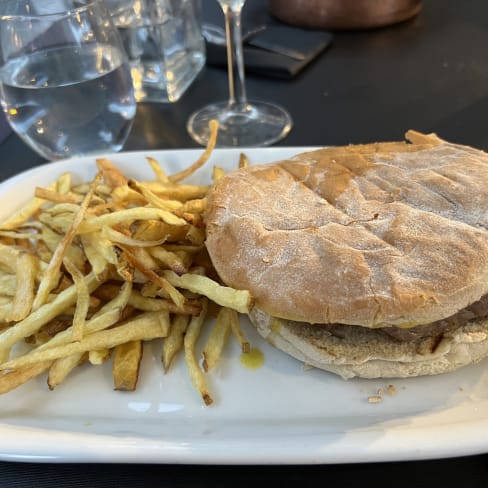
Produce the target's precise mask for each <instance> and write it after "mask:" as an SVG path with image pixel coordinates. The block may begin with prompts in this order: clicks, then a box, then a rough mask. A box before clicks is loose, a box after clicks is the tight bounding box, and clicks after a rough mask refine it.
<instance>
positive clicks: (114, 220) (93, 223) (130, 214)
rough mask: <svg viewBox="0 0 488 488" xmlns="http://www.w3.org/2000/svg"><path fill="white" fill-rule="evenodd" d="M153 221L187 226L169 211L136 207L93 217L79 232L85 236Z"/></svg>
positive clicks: (82, 225) (83, 224) (81, 226)
mask: <svg viewBox="0 0 488 488" xmlns="http://www.w3.org/2000/svg"><path fill="white" fill-rule="evenodd" d="M151 219H154V220H159V219H160V220H162V221H163V222H166V223H168V224H170V225H186V222H185V220H183V219H180V218H179V217H176V216H175V215H173V214H172V213H171V212H168V211H167V210H162V209H160V208H149V207H136V208H128V209H126V210H119V211H117V212H113V213H108V214H104V215H99V216H96V217H92V218H91V219H89V220H85V222H83V223H82V224H81V225H80V226H79V228H78V232H79V233H80V234H84V233H85V232H94V231H97V230H100V229H102V228H103V227H105V226H113V225H117V224H121V223H124V222H134V221H135V220H151Z"/></svg>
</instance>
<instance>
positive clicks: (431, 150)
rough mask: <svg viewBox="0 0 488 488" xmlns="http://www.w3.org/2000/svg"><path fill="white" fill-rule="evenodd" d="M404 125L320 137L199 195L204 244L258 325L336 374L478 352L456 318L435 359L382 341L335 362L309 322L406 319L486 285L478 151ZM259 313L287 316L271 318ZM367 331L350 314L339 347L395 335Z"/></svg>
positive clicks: (413, 367)
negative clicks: (341, 140)
mask: <svg viewBox="0 0 488 488" xmlns="http://www.w3.org/2000/svg"><path fill="white" fill-rule="evenodd" d="M407 139H408V140H409V141H410V142H409V143H407V142H395V143H376V144H366V145H351V146H346V147H331V148H324V149H320V150H316V151H311V152H306V153H303V154H299V155H297V156H295V157H293V158H291V159H289V160H285V161H279V162H276V163H274V164H269V165H258V166H253V167H249V168H246V169H242V170H238V171H235V172H232V173H230V174H229V175H227V176H225V177H224V178H223V179H222V180H221V181H220V182H219V183H218V184H217V185H216V186H215V188H214V189H213V191H212V192H211V193H210V196H209V200H208V209H207V214H206V223H207V242H206V244H207V249H208V251H209V254H210V257H211V259H212V262H213V264H214V266H215V269H216V270H217V272H218V273H219V275H220V277H221V278H222V280H223V281H224V282H225V283H226V284H228V285H230V286H233V287H235V288H240V289H247V290H250V291H251V293H252V295H253V296H254V298H255V303H256V311H255V312H254V313H253V314H252V316H251V318H252V320H253V321H254V322H255V323H256V325H257V327H258V330H260V332H261V333H263V335H265V336H266V337H267V338H268V339H269V340H271V341H272V342H273V343H274V344H276V345H277V346H278V347H280V348H282V349H284V350H286V351H287V352H289V353H291V354H292V355H294V356H295V357H298V358H300V359H303V360H304V361H307V362H309V363H310V364H314V365H319V367H324V365H325V364H327V365H328V367H327V368H324V369H329V370H331V369H332V370H334V371H335V372H338V373H339V374H341V375H343V376H345V377H347V376H351V375H360V376H366V377H370V376H376V375H377V372H378V371H377V370H378V367H377V365H381V367H380V368H379V370H381V371H383V372H385V371H388V373H387V374H386V375H393V376H409V375H418V374H429V373H437V372H442V371H447V370H450V369H453V368H454V367H459V366H461V365H463V364H465V363H468V362H473V361H477V360H479V359H480V358H481V357H483V356H485V355H486V354H488V342H486V340H485V339H483V340H482V341H480V342H476V341H474V342H472V344H476V345H473V347H469V348H467V347H465V346H464V345H462V344H463V342H462V340H460V339H459V337H463V338H466V337H468V336H467V335H466V334H465V333H464V329H463V327H468V325H466V324H465V323H464V324H460V328H459V330H458V333H459V334H460V335H459V336H457V335H453V336H452V337H451V339H449V341H450V344H451V345H450V346H449V347H450V349H449V352H448V353H446V355H445V356H442V355H440V351H442V350H443V348H442V347H441V348H440V349H439V351H438V352H437V353H436V354H437V355H436V356H435V358H437V359H434V356H432V354H434V353H432V354H431V356H432V357H430V356H429V358H428V359H426V360H425V361H423V360H420V359H419V358H418V357H417V356H416V355H415V354H413V353H412V352H411V351H410V352H409V353H408V354H407V355H406V356H403V355H402V354H403V353H401V351H402V350H403V349H404V348H405V347H407V345H406V344H404V343H403V344H400V345H401V347H400V346H399V347H398V354H392V356H391V359H390V360H388V359H385V357H384V356H385V354H386V356H387V355H388V354H389V352H388V354H387V353H385V354H383V356H381V359H380V358H376V357H375V356H374V355H373V356H371V357H369V356H368V358H367V359H364V361H363V360H361V361H359V362H357V364H355V363H350V364H349V363H348V365H347V366H345V363H344V364H342V363H338V362H337V361H331V360H330V358H329V357H328V356H327V354H326V353H325V348H324V347H322V346H321V345H320V344H321V343H322V342H323V343H324V344H329V343H330V337H329V336H327V335H325V336H324V335H323V333H322V332H323V328H322V327H321V326H320V325H318V326H317V325H316V326H314V325H310V324H343V325H344V324H349V325H351V326H361V327H363V328H368V329H377V328H385V327H400V328H412V327H417V326H419V325H423V324H430V323H432V322H435V321H439V320H441V319H444V318H447V317H451V316H453V315H455V314H456V313H457V312H458V311H460V310H462V309H464V308H465V307H467V306H468V305H470V304H473V303H474V302H477V301H478V300H480V299H481V298H483V297H484V296H485V295H487V293H488V190H487V188H488V155H487V154H486V153H484V152H482V151H478V150H476V149H473V148H470V147H466V146H460V145H455V144H450V143H447V142H445V141H442V140H441V139H439V138H437V136H435V135H423V134H419V133H417V132H414V131H409V132H408V133H407ZM266 316H270V317H276V318H279V319H284V320H283V321H282V326H280V327H279V332H277V331H276V330H271V329H270V328H269V325H268V323H269V320H268V319H264V318H263V317H266ZM259 317H260V318H259ZM297 322H298V323H306V324H308V325H303V329H302V328H301V326H298V325H296V323H297ZM475 323H476V324H477V325H476V327H478V325H479V324H485V323H486V321H485V319H484V318H476V320H475ZM283 324H285V325H283ZM470 324H471V322H470ZM479 326H480V327H482V333H483V334H485V330H484V328H485V327H486V326H485V325H483V326H481V325H479ZM314 327H315V329H314ZM471 327H474V326H472V325H470V326H469V327H468V329H469V330H471ZM270 330H271V332H270ZM305 330H306V331H307V332H306V333H305V332H303V333H302V332H301V331H305ZM476 330H477V332H476V333H478V329H476ZM318 331H322V332H318ZM354 331H357V334H356V332H354ZM366 332H369V333H371V334H370V335H367V336H364V334H366ZM374 332H375V331H374V330H370V331H364V330H361V329H360V328H356V327H351V328H350V330H349V333H350V341H351V348H352V349H349V350H348V351H349V352H348V354H349V353H351V354H353V355H357V351H358V350H357V349H354V348H357V347H358V345H357V344H355V343H356V342H357V341H360V342H361V341H363V340H366V339H365V338H367V341H366V342H368V341H372V343H374V344H376V343H378V344H377V345H375V346H374V347H372V349H374V348H376V347H378V348H379V349H378V350H385V348H386V351H392V350H393V349H395V348H394V347H393V346H394V341H395V340H396V339H392V338H390V339H389V340H386V342H385V340H382V341H378V340H377V339H378V337H379V336H381V337H383V332H381V331H379V332H378V334H377V335H375V334H374ZM450 333H451V332H450ZM480 333H481V332H480ZM452 334H454V332H452ZM452 334H451V335H452ZM439 335H442V333H439V334H437V336H439ZM468 335H469V334H468ZM318 336H320V340H319V341H318V342H315V339H316V338H317V337H318ZM363 336H364V337H363ZM334 340H335V339H334ZM436 340H437V339H436ZM392 341H393V342H392ZM439 341H441V344H444V343H443V342H442V337H441V338H440V339H439ZM449 341H448V340H447V339H446V342H445V343H446V344H447V342H449ZM346 342H348V341H346ZM396 342H397V343H398V342H399V341H398V340H396ZM400 342H401V341H400ZM404 342H405V341H404ZM379 343H381V344H379ZM334 344H335V342H334ZM362 344H364V341H363V342H362ZM327 347H328V346H327ZM361 347H363V346H361ZM439 347H440V346H439ZM468 349H469V351H470V352H469V353H468V352H466V351H467V350H468ZM463 355H464V357H465V359H464V360H460V359H459V358H460V357H461V356H463ZM321 358H322V360H321ZM324 358H325V359H324ZM412 358H413V359H412ZM446 358H448V359H446ZM424 362H425V364H423V363H424ZM390 363H391V364H390ZM400 364H401V365H400ZM320 365H321V366H320ZM455 365H458V366H455ZM375 371H376V372H375ZM381 375H382V376H385V374H381Z"/></svg>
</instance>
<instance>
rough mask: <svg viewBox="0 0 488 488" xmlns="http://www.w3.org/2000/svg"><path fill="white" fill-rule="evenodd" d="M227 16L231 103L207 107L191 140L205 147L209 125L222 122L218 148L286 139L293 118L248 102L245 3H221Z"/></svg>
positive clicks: (194, 123) (196, 118)
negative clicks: (245, 72)
mask: <svg viewBox="0 0 488 488" xmlns="http://www.w3.org/2000/svg"><path fill="white" fill-rule="evenodd" d="M218 2H219V3H220V6H221V7H222V10H223V12H224V16H225V31H226V41H227V64H228V78H229V100H228V101H226V102H219V103H213V104H210V105H207V106H206V107H203V108H202V109H200V110H198V111H197V112H195V113H194V114H193V115H192V116H191V117H190V119H189V121H188V124H187V129H188V132H189V134H190V136H191V137H193V139H194V140H195V141H197V142H198V143H199V144H202V145H205V144H206V143H207V141H208V138H209V133H210V131H209V127H208V123H209V121H210V120H212V119H216V120H218V122H219V134H218V138H217V146H219V147H232V146H248V147H250V146H267V145H269V144H273V143H274V142H276V141H278V140H280V139H282V138H283V137H285V136H286V135H287V134H288V132H289V131H290V129H291V126H292V121H291V117H290V115H289V114H288V112H287V111H286V110H284V109H283V108H282V107H280V106H278V105H275V104H273V103H269V102H264V101H260V100H248V99H247V95H246V86H245V79H244V59H243V48H242V28H241V12H242V8H243V6H244V3H245V0H218Z"/></svg>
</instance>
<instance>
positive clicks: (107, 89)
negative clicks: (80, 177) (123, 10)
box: [0, 0, 136, 160]
mask: <svg viewBox="0 0 488 488" xmlns="http://www.w3.org/2000/svg"><path fill="white" fill-rule="evenodd" d="M0 99H1V103H2V107H3V110H4V112H5V114H6V117H7V120H8V122H9V123H10V125H11V126H12V128H13V130H14V131H15V132H16V133H17V134H18V135H19V136H20V137H21V138H22V139H23V140H24V141H25V142H26V143H27V144H28V145H29V146H30V147H32V149H34V150H35V151H36V152H38V153H39V154H40V155H41V156H43V157H44V158H46V159H49V160H53V159H60V158H65V157H70V156H75V155H82V154H83V155H84V154H93V153H102V152H112V151H118V150H120V149H121V148H122V146H123V144H124V142H125V140H126V138H127V135H128V133H129V130H130V128H131V125H132V120H133V118H134V115H135V112H136V103H135V99H134V92H133V87H132V81H131V77H130V71H129V67H128V63H127V59H126V55H125V52H124V49H123V47H122V44H121V41H120V37H119V35H118V33H117V30H116V28H115V27H114V26H113V24H112V22H111V20H110V15H109V13H108V11H107V9H106V7H105V5H104V3H103V1H102V0H54V1H50V2H45V1H42V2H41V1H40V0H3V1H2V2H0Z"/></svg>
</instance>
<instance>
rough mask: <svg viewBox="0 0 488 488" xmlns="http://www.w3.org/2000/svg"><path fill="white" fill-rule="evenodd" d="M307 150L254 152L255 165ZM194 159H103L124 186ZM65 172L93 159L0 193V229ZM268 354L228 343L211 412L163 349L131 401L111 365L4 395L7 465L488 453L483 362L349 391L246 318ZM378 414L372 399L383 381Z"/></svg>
mask: <svg viewBox="0 0 488 488" xmlns="http://www.w3.org/2000/svg"><path fill="white" fill-rule="evenodd" d="M304 149H305V148H269V149H249V150H246V153H247V154H248V156H249V157H250V160H251V162H252V163H260V162H269V161H273V160H277V159H281V158H285V157H287V156H289V155H292V154H296V153H298V152H302V151H303V150H304ZM239 152H240V151H238V150H232V149H230V150H217V151H215V152H214V154H213V156H212V159H211V161H210V163H209V164H207V165H206V167H205V168H203V169H201V170H200V171H199V172H198V173H197V174H196V175H194V176H193V177H192V178H191V179H190V181H193V182H203V181H205V182H207V181H209V177H210V174H211V170H212V167H213V165H214V164H218V165H220V166H223V167H224V168H226V169H231V168H235V167H236V164H237V158H238V155H239ZM200 154H201V151H200V150H182V151H152V152H151V151H147V152H139V153H120V154H116V155H110V156H108V157H109V158H110V159H111V160H112V161H113V162H114V163H115V164H116V165H118V166H120V167H121V168H122V169H123V170H124V171H125V172H126V173H127V174H128V175H131V176H134V177H137V178H150V177H151V176H152V174H151V171H150V169H149V167H148V165H147V164H146V163H145V160H144V158H145V157H146V156H153V157H155V158H156V159H157V160H159V161H160V162H161V163H162V164H164V167H165V168H166V169H167V171H168V172H173V171H176V170H178V169H181V168H182V167H183V166H187V165H188V164H190V163H191V162H193V161H194V160H195V159H196V158H197V157H198V155H200ZM65 171H71V172H72V173H73V174H74V177H75V179H76V180H78V181H86V180H87V179H88V178H90V177H92V176H93V175H94V174H95V164H94V158H92V157H89V158H78V159H71V160H67V161H61V162H57V163H52V164H47V165H44V166H40V167H37V168H35V169H33V170H30V171H28V172H26V173H23V174H20V175H18V176H16V177H14V178H12V179H10V180H8V181H6V182H4V183H3V184H1V185H0V201H1V208H0V218H2V219H3V218H5V217H6V216H8V215H10V214H11V212H12V211H13V210H15V209H17V208H18V207H19V206H20V205H21V204H22V203H23V202H25V201H27V200H28V198H29V197H30V196H31V195H32V194H33V190H34V188H35V186H36V185H43V184H47V183H49V182H51V181H52V180H53V179H55V178H56V177H57V176H59V175H60V174H61V173H62V172H65ZM243 324H244V327H245V331H246V333H247V334H248V336H249V337H250V338H251V341H252V343H253V345H254V346H256V347H258V348H259V349H261V350H262V351H263V353H264V356H265V361H264V365H263V366H262V367H261V368H260V369H258V370H256V371H251V370H248V369H245V368H244V367H243V366H241V364H240V363H239V351H238V348H237V346H236V345H235V344H234V342H233V341H231V344H229V347H228V348H227V349H226V351H225V357H224V358H223V361H222V363H221V364H220V365H219V366H218V367H217V369H216V370H215V371H214V372H213V373H212V374H210V376H209V384H210V387H211V390H212V393H213V395H214V397H215V400H216V402H215V404H214V405H213V406H211V407H204V406H202V403H201V401H200V399H199V397H198V395H197V394H196V393H195V391H194V390H193V388H192V386H191V384H190V381H189V379H188V375H187V371H186V366H185V364H184V361H183V360H182V358H180V359H179V360H178V361H177V363H176V364H175V365H174V367H173V368H172V371H170V373H168V374H166V375H165V374H163V372H162V369H161V366H160V361H159V355H160V350H159V348H160V344H159V343H157V342H155V343H151V344H149V345H148V346H146V349H145V354H144V361H143V364H142V368H141V374H140V379H139V384H138V388H137V391H136V392H134V393H123V392H115V391H113V390H112V379H111V371H110V364H107V365H105V366H101V367H90V366H87V367H84V366H83V367H80V368H78V370H77V371H75V372H74V373H72V375H71V376H70V377H69V378H68V379H67V380H66V382H65V384H63V385H61V386H60V387H59V388H57V389H56V390H55V391H53V392H50V391H49V390H48V388H47V386H46V383H45V377H42V378H37V379H35V380H33V381H31V382H29V383H27V384H25V385H23V386H22V387H20V388H19V389H17V390H15V391H13V392H11V393H9V394H7V395H4V396H3V397H2V398H1V408H0V459H2V460H17V461H37V462H39V461H46V462H131V463H136V462H137V463H215V464H217V463H219V464H220V463H232V464H269V463H297V464H298V463H345V462H364V461H390V460H414V459H428V458H438V457H447V456H460V455H466V454H475V453H481V452H486V451H487V450H488V449H487V448H488V436H486V432H487V430H488V367H487V366H488V363H487V362H486V361H484V362H482V363H480V364H478V365H474V366H471V367H467V368H464V369H462V370H460V371H458V372H455V373H451V374H445V375H441V376H437V377H422V378H415V379H408V380H391V381H382V380H349V381H343V380H342V379H340V378H338V377H336V376H334V375H332V374H328V373H325V372H322V371H318V370H308V371H306V370H304V369H303V367H302V365H301V364H300V363H299V362H298V361H295V360H294V359H292V358H290V357H288V356H286V355H285V354H283V353H281V352H280V351H277V350H275V349H273V348H272V347H271V346H269V345H267V344H266V343H265V342H264V341H263V340H262V339H261V338H260V337H259V336H258V335H257V334H256V332H255V331H254V330H253V329H252V327H251V326H250V324H249V323H248V321H247V319H244V318H243ZM390 383H391V384H393V385H394V386H395V389H396V392H397V393H396V395H395V396H389V395H388V394H386V393H385V394H384V400H383V402H382V403H379V404H370V403H368V401H367V399H368V396H370V395H374V394H376V392H377V390H378V388H383V389H384V390H385V392H386V389H387V387H388V385H389V384H390Z"/></svg>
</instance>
